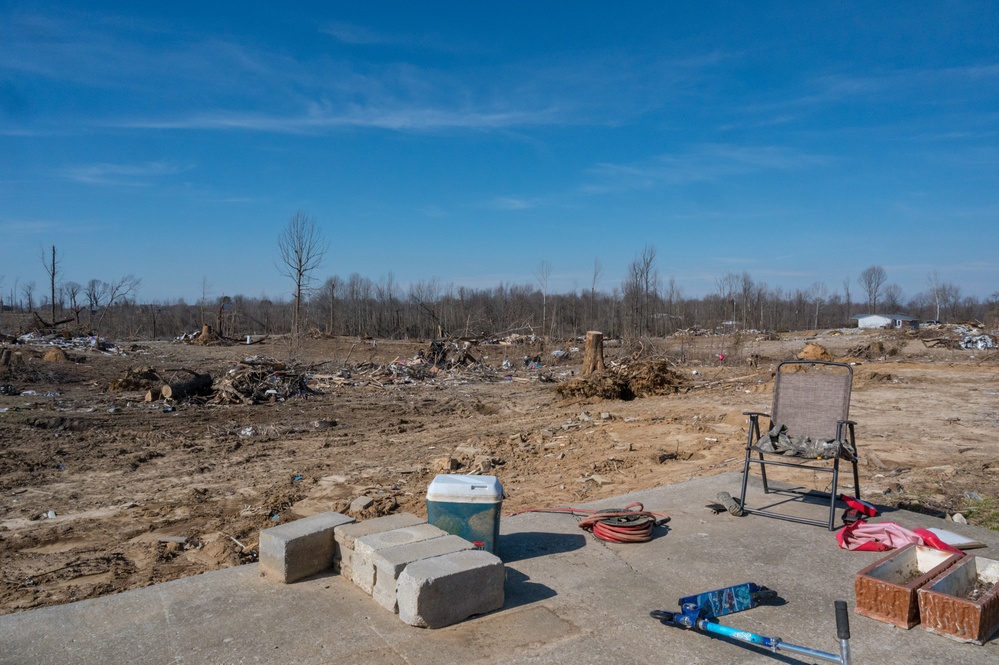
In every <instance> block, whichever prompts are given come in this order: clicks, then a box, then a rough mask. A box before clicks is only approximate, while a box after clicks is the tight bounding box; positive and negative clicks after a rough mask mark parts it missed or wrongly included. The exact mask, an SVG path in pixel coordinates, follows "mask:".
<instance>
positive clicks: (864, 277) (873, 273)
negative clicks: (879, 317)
mask: <svg viewBox="0 0 999 665" xmlns="http://www.w3.org/2000/svg"><path fill="white" fill-rule="evenodd" d="M887 280H888V273H886V272H885V269H884V268H882V267H881V266H871V267H869V268H866V269H865V270H864V271H863V272H862V273H860V277H859V278H858V279H857V281H858V282H859V283H860V287H861V288H862V289H864V292H865V293H866V294H867V304H868V305H869V306H870V308H871V312H870V313H871V314H877V313H878V298H879V296H880V295H881V290H882V289H883V288H884V285H885V282H886V281H887Z"/></svg>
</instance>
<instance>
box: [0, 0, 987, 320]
mask: <svg viewBox="0 0 999 665" xmlns="http://www.w3.org/2000/svg"><path fill="white" fill-rule="evenodd" d="M997 26H999V4H997V3H994V2H968V3H963V2H946V3H911V2H894V3H893V2H886V3H869V2H856V3H841V2H829V3H802V2H754V3H745V2H733V3H728V2H722V3H718V2H696V3H683V4H680V3H673V2H632V3H609V2H608V3H596V2H550V3H539V2H481V3H480V2H471V3H470V2H448V3H437V2H418V3H417V2H365V3H346V2H329V3H327V2H322V3H319V2H317V3H294V2H291V3H256V2H240V3H226V2H219V3H187V2H169V3H136V2H100V3H84V2H74V3H60V2H16V1H15V2H9V1H0V275H2V276H3V279H4V281H3V282H2V283H0V291H2V292H5V293H6V292H8V291H9V290H10V288H11V287H12V285H13V283H14V282H15V280H19V282H20V283H23V282H25V281H32V280H33V281H36V282H37V283H38V284H39V291H41V292H44V291H45V289H44V288H42V285H43V284H44V283H45V280H46V274H45V271H44V269H43V268H42V264H41V259H40V258H39V257H40V254H41V250H42V247H48V246H50V245H52V244H55V245H56V246H57V248H58V250H59V252H60V254H61V256H62V266H61V269H62V277H63V278H64V279H67V280H74V281H77V282H81V283H85V282H86V281H87V280H89V279H91V278H99V279H104V280H109V281H110V280H112V279H115V278H117V277H120V276H122V275H125V274H127V273H133V274H135V275H136V276H138V277H140V278H142V280H143V285H142V288H141V291H140V293H139V298H140V300H146V301H148V300H168V299H176V298H178V297H183V298H185V299H187V300H188V301H190V302H193V301H194V300H196V299H197V298H198V297H199V296H200V294H201V288H202V280H203V279H204V278H207V280H208V281H209V282H211V284H212V285H213V289H212V290H213V293H214V295H221V294H237V293H242V294H246V295H251V296H258V295H263V294H266V295H267V296H269V297H271V298H276V297H288V294H289V292H290V290H291V285H290V283H289V280H288V279H287V278H285V277H282V276H281V275H280V274H279V272H278V270H277V268H276V266H275V264H276V262H277V237H278V234H279V233H280V232H281V231H282V229H283V228H284V227H285V225H286V224H287V222H288V220H289V218H290V217H291V216H292V215H293V214H294V213H295V212H296V211H298V210H304V211H307V212H309V213H311V214H312V215H313V216H314V217H315V218H316V220H317V222H318V224H319V226H320V227H321V228H322V229H323V231H324V233H325V235H326V237H327V239H328V240H329V241H330V247H329V251H328V253H327V255H326V258H325V261H324V263H323V265H322V267H321V268H320V270H319V271H318V272H317V273H316V276H317V277H319V278H320V279H324V278H325V277H327V276H330V275H334V274H336V275H340V276H347V275H349V274H350V273H354V272H357V273H360V274H362V275H364V276H366V277H370V278H371V279H373V280H375V281H377V280H379V279H380V278H383V277H385V276H387V275H388V274H389V273H391V274H392V275H393V276H394V279H395V281H396V282H398V283H400V284H401V285H403V286H405V285H407V284H409V283H411V282H416V281H420V280H426V279H430V278H437V279H439V280H440V281H441V282H443V283H448V282H451V283H454V284H455V285H463V286H470V287H489V286H494V285H496V284H498V283H499V282H504V283H516V284H524V283H531V284H535V283H536V275H537V273H538V269H539V265H540V264H541V263H542V262H544V261H547V262H548V263H549V264H550V265H551V269H552V270H551V278H550V281H549V288H550V289H551V290H552V291H559V292H562V291H570V290H572V289H588V288H589V286H590V282H591V280H592V278H593V273H594V261H595V260H598V261H599V263H600V265H601V267H602V271H601V273H600V277H599V281H598V282H597V288H598V289H600V290H603V291H606V292H610V291H611V290H612V289H613V288H615V287H618V286H619V285H620V283H621V279H622V278H623V277H624V275H625V273H626V270H627V267H628V264H629V263H630V262H631V261H632V260H633V259H634V258H635V256H636V255H637V254H638V253H640V252H641V251H642V249H643V248H644V247H645V246H647V245H651V246H654V247H655V248H656V250H657V267H658V270H659V273H660V276H661V277H662V278H663V279H664V280H665V279H668V278H669V277H671V276H672V277H674V278H675V279H676V282H677V284H678V285H679V286H680V287H681V288H682V289H683V291H684V293H685V294H687V295H690V296H700V295H704V294H706V293H710V292H712V291H715V290H716V281H717V280H718V279H719V278H720V277H722V276H723V275H725V274H726V273H728V272H734V273H739V274H741V273H742V272H743V271H748V272H749V274H750V275H751V276H752V277H753V278H754V279H755V280H757V281H761V282H766V283H767V284H768V285H770V286H771V287H778V286H779V287H782V288H784V289H786V290H787V289H796V288H803V289H804V288H808V287H810V286H811V285H812V284H814V283H816V282H821V283H824V284H825V285H826V286H827V288H828V291H829V292H830V293H832V292H835V291H838V290H841V289H842V285H843V281H844V279H847V278H849V279H850V280H851V288H852V290H853V292H854V299H856V294H859V292H860V289H859V287H858V286H857V283H856V281H857V276H858V275H859V273H860V272H861V271H862V270H863V269H864V268H866V267H868V266H870V265H872V264H878V265H882V266H883V267H884V268H885V270H886V271H887V273H888V281H889V282H894V283H897V284H899V285H900V286H901V287H902V288H903V290H904V292H905V294H906V296H907V297H908V296H911V295H914V294H915V293H916V292H918V291H923V290H925V289H926V288H927V275H928V274H929V273H931V272H933V271H937V272H938V273H939V276H940V278H941V279H942V280H944V281H947V282H952V283H954V284H957V285H959V286H960V287H961V289H962V294H963V295H975V296H978V297H985V296H988V295H989V294H991V293H994V292H996V291H999V241H997V240H996V229H997V228H999V225H997V220H999V29H997Z"/></svg>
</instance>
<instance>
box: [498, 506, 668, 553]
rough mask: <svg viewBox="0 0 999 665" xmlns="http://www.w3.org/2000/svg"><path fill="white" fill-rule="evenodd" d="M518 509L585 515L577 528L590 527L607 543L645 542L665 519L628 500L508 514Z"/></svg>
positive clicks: (588, 528)
mask: <svg viewBox="0 0 999 665" xmlns="http://www.w3.org/2000/svg"><path fill="white" fill-rule="evenodd" d="M522 513H566V514H569V515H574V516H583V515H585V516H586V517H585V518H584V519H583V520H582V521H580V522H579V528H580V529H585V530H586V531H590V532H592V533H593V535H594V536H596V537H597V538H599V539H600V540H603V541H606V542H608V543H646V542H648V541H650V540H652V527H654V526H658V525H660V524H663V523H664V522H667V521H668V520H669V516H668V515H664V514H663V513H654V512H651V511H648V510H645V507H644V506H643V505H642V504H641V503H638V502H637V501H636V502H635V503H632V504H629V505H627V506H625V507H624V508H612V509H609V510H586V509H584V508H571V507H559V508H528V509H526V510H518V511H517V512H515V513H510V515H507V517H510V516H511V515H520V514H522Z"/></svg>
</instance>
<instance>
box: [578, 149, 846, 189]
mask: <svg viewBox="0 0 999 665" xmlns="http://www.w3.org/2000/svg"><path fill="white" fill-rule="evenodd" d="M830 161H831V158H830V157H828V156H825V155H820V154H814V153H807V152H802V151H799V150H794V149H791V148H785V147H781V146H740V145H731V144H703V145H699V146H693V147H692V148H691V149H689V150H688V151H687V152H685V153H680V154H670V155H660V156H659V157H656V158H653V159H650V160H646V161H641V162H632V163H625V164H612V163H602V164H597V165H596V166H594V167H593V168H591V169H590V174H591V176H593V178H594V181H593V182H591V183H589V184H586V185H584V186H583V187H582V188H581V191H582V192H583V193H586V194H607V193H611V192H618V191H626V190H633V189H648V188H651V187H660V186H676V185H682V184H686V183H692V182H710V181H713V180H716V179H718V178H721V177H724V176H733V175H743V174H750V173H755V172H759V171H773V170H782V171H783V170H795V169H808V168H815V167H818V166H822V165H825V164H828V163H829V162H830Z"/></svg>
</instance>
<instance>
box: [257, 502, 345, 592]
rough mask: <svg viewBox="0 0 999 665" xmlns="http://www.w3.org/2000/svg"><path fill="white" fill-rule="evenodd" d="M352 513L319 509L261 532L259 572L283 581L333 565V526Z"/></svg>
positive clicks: (342, 522)
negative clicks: (312, 513) (323, 511)
mask: <svg viewBox="0 0 999 665" xmlns="http://www.w3.org/2000/svg"><path fill="white" fill-rule="evenodd" d="M353 521H354V518H353V517H347V516H346V515H341V514H340V513H333V512H329V513H319V514H318V515H313V516H312V517H305V518H302V519H300V520H295V521H294V522H288V523H287V524H282V525H280V526H276V527H272V528H270V529H264V530H263V531H261V532H260V573H261V574H262V575H264V576H266V577H270V578H273V579H275V580H277V581H278V582H282V583H284V584H291V583H292V582H295V581H297V580H300V579H302V578H304V577H309V576H310V575H315V574H316V573H320V572H322V571H324V570H327V569H329V568H331V567H332V566H333V556H334V553H335V550H336V544H335V541H334V538H333V532H334V530H335V529H336V528H337V527H338V526H341V525H345V524H350V523H351V522H353Z"/></svg>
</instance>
